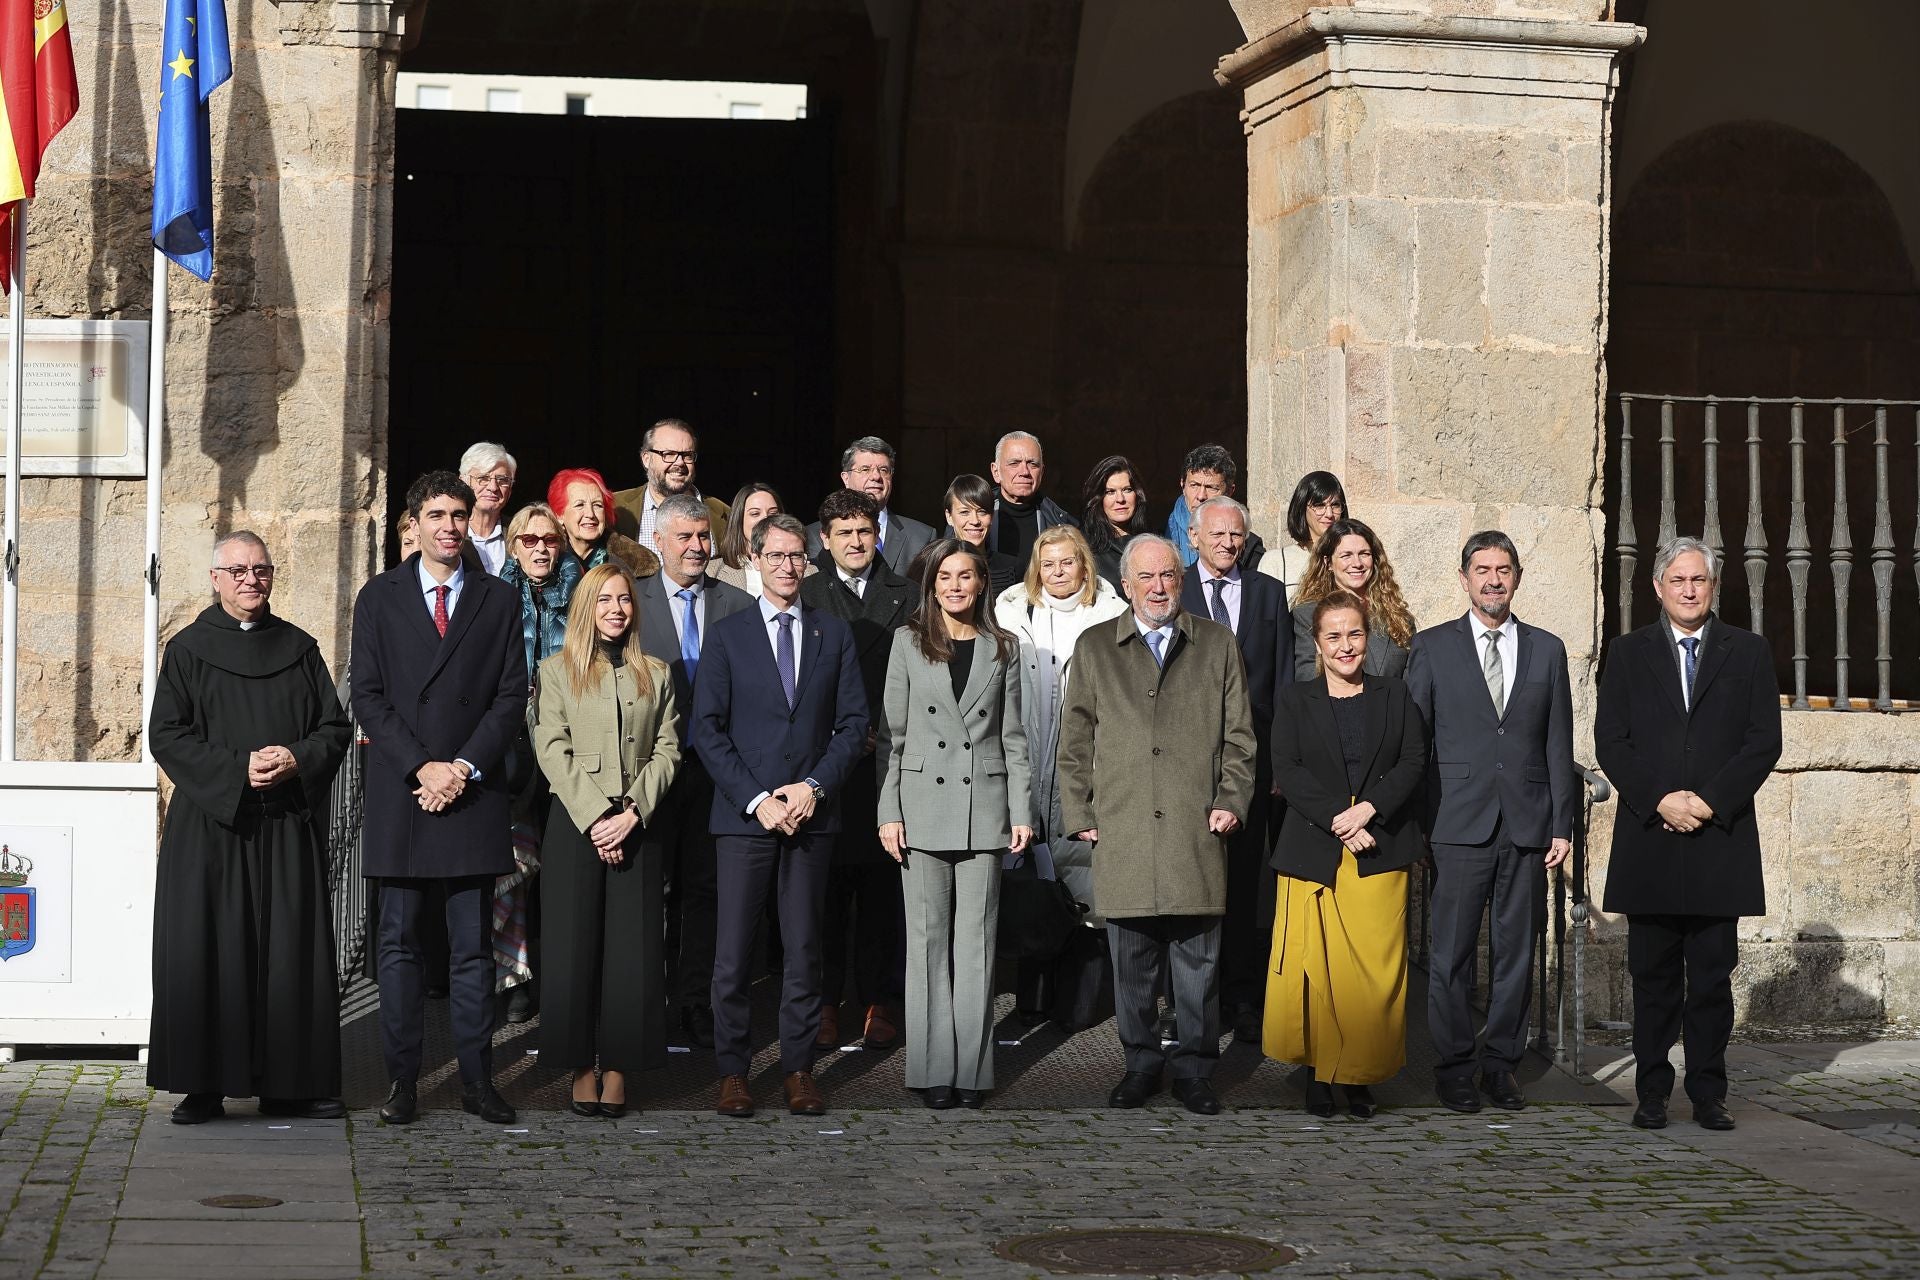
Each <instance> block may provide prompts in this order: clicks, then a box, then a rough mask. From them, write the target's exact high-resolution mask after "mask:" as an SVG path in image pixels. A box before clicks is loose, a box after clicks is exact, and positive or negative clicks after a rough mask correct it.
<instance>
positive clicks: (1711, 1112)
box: [1693, 1098, 1733, 1132]
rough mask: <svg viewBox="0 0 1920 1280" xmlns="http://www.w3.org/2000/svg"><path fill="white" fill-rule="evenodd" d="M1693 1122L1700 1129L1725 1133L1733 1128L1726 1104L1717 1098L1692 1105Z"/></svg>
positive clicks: (1731, 1116) (1731, 1117) (1730, 1114)
mask: <svg viewBox="0 0 1920 1280" xmlns="http://www.w3.org/2000/svg"><path fill="white" fill-rule="evenodd" d="M1693 1122H1694V1123H1695V1124H1697V1125H1699V1126H1700V1127H1701V1128H1702V1129H1718V1130H1721V1131H1723V1132H1724V1131H1725V1130H1727V1129H1731V1128H1733V1115H1732V1113H1730V1112H1729V1111H1728V1110H1727V1104H1726V1103H1725V1102H1722V1101H1721V1100H1720V1099H1719V1098H1708V1099H1707V1100H1706V1101H1705V1102H1696V1103H1694V1104H1693Z"/></svg>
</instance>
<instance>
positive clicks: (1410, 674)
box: [1407, 530, 1578, 1112]
mask: <svg viewBox="0 0 1920 1280" xmlns="http://www.w3.org/2000/svg"><path fill="white" fill-rule="evenodd" d="M1460 585H1461V586H1462V587H1463V588H1465V590H1466V593H1467V603H1468V606H1469V607H1468V610H1467V613H1466V615H1465V616H1464V617H1461V618H1456V619H1455V620H1453V621H1452V622H1446V623H1442V624H1441V625H1439V626H1437V627H1429V628H1427V629H1426V630H1425V631H1422V632H1420V633H1419V634H1417V635H1415V636H1414V638H1413V645H1412V647H1411V649H1410V650H1409V653H1408V658H1407V685H1408V688H1409V689H1410V690H1411V691H1412V693H1413V699H1414V703H1415V704H1416V705H1417V706H1418V707H1419V708H1420V712H1421V714H1422V715H1423V716H1424V717H1425V718H1426V721H1427V725H1428V728H1429V729H1430V731H1431V732H1432V734H1433V751H1432V753H1431V755H1430V756H1429V759H1430V760H1431V761H1432V764H1431V772H1430V773H1429V775H1428V778H1427V804H1428V811H1429V814H1430V818H1431V824H1430V830H1431V832H1432V841H1433V864H1434V868H1435V872H1436V880H1435V883H1434V888H1433V902H1432V913H1433V929H1432V934H1431V951H1432V957H1433V958H1432V962H1431V965H1430V968H1429V973H1430V977H1429V980H1428V986H1427V1023H1428V1029H1429V1032H1430V1034H1431V1035H1432V1037H1433V1044H1434V1048H1435V1049H1437V1050H1438V1051H1439V1055H1440V1058H1439V1062H1438V1064H1437V1065H1436V1066H1435V1068H1434V1089H1435V1092H1436V1093H1438V1094H1439V1097H1440V1101H1441V1102H1442V1103H1443V1104H1445V1105H1446V1106H1448V1107H1450V1108H1452V1109H1453V1110H1455V1111H1465V1112H1472V1111H1478V1110H1479V1109H1480V1098H1479V1095H1478V1094H1477V1093H1475V1091H1474V1085H1473V1074H1474V1066H1475V1053H1474V1047H1475V1046H1474V1031H1473V1011H1472V1009H1471V1008H1470V1007H1469V1004H1468V997H1469V995H1470V993H1471V987H1472V974H1473V966H1474V953H1475V949H1476V948H1475V944H1476V943H1477V942H1478V941H1479V936H1480V913H1481V911H1482V910H1483V909H1486V908H1488V907H1489V904H1491V909H1490V916H1489V919H1490V925H1489V929H1490V934H1489V946H1488V952H1489V955H1490V957H1491V959H1490V964H1491V968H1492V973H1491V974H1490V982H1489V991H1488V998H1487V1022H1486V1030H1485V1035H1484V1038H1483V1040H1482V1041H1481V1044H1480V1047H1479V1054H1478V1065H1479V1068H1480V1077H1481V1079H1480V1088H1481V1090H1482V1091H1483V1092H1485V1093H1486V1095H1487V1096H1488V1097H1489V1098H1490V1099H1492V1101H1493V1104H1494V1105H1495V1106H1498V1107H1503V1108H1505V1109H1506V1110H1509V1111H1517V1110H1519V1109H1520V1108H1521V1107H1524V1106H1525V1105H1526V1103H1527V1099H1526V1095H1524V1094H1523V1093H1521V1091H1520V1085H1519V1082H1518V1081H1517V1080H1516V1079H1515V1078H1514V1069H1515V1068H1516V1067H1517V1066H1519V1064H1520V1055H1521V1053H1522V1052H1523V1051H1524V1050H1525V1048H1526V1036H1527V1011H1528V1005H1529V990H1530V987H1529V983H1528V975H1529V971H1530V970H1531V968H1532V962H1533V938H1534V934H1535V933H1536V932H1538V930H1539V929H1540V926H1541V913H1542V911H1543V909H1544V905H1545V897H1546V873H1547V871H1548V869H1550V868H1552V867H1556V866H1559V865H1560V864H1561V863H1562V862H1564V861H1566V859H1567V855H1568V854H1569V853H1571V852H1572V850H1573V816H1574V805H1575V804H1576V803H1577V800H1578V787H1577V783H1576V780H1575V771H1574V765H1573V695H1572V690H1571V686H1570V684H1569V681H1568V679H1567V649H1566V646H1565V645H1564V644H1562V643H1561V642H1560V638H1559V637H1558V636H1556V635H1554V634H1552V633H1551V632H1547V631H1542V630H1541V629H1540V628H1538V627H1530V626H1528V625H1527V624H1525V623H1523V622H1521V621H1519V620H1518V619H1517V618H1515V617H1514V616H1513V598H1514V596H1515V595H1516V594H1518V592H1519V590H1520V553H1519V552H1518V551H1516V550H1514V546H1513V540H1512V539H1511V538H1509V537H1507V535H1506V534H1504V533H1501V532H1500V531H1498V530H1486V531H1484V532H1481V533H1476V534H1474V535H1473V536H1472V537H1471V538H1468V539H1467V543H1466V546H1464V547H1463V548H1461V551H1460Z"/></svg>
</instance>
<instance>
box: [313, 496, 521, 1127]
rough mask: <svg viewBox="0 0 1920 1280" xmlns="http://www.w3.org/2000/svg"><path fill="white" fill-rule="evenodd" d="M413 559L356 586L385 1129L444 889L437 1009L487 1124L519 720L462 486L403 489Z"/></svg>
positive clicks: (412, 1099)
mask: <svg viewBox="0 0 1920 1280" xmlns="http://www.w3.org/2000/svg"><path fill="white" fill-rule="evenodd" d="M407 508H408V510H410V511H411V512H412V513H413V516H414V520H415V522H416V524H417V525H418V528H419V530H420V550H419V552H418V553H416V554H415V555H413V556H411V557H409V558H408V559H407V560H405V561H403V562H402V563H401V564H400V565H399V567H397V568H395V569H393V570H392V571H390V572H388V573H383V574H381V575H380V576H379V577H377V578H375V579H373V581H371V582H369V583H367V585H366V586H364V587H362V588H361V589H360V596H359V598H358V599H357V600H356V601H355V602H354V606H353V658H352V668H351V683H352V688H353V693H352V698H353V710H354V714H355V715H356V716H357V717H359V720H360V727H361V729H362V730H363V731H364V732H365V733H366V735H367V738H368V740H369V744H370V745H369V747H368V755H367V791H366V810H365V812H366V835H365V843H364V856H365V867H364V871H365V874H366V875H368V876H369V877H373V876H378V877H380V878H381V879H382V880H383V881H384V884H383V885H382V888H381V893H380V916H379V921H380V929H379V940H378V954H379V966H378V967H379V976H380V1034H381V1043H382V1046H383V1048H384V1050H385V1054H386V1061H387V1076H388V1079H389V1080H391V1082H392V1084H391V1087H390V1089H389V1092H388V1097H387V1103H386V1105H385V1106H384V1107H382V1108H381V1109H380V1115H381V1118H382V1119H383V1120H385V1121H386V1122H387V1123H389V1124H407V1123H409V1122H410V1121H412V1120H413V1119H414V1116H415V1115H416V1114H417V1110H418V1106H419V1102H418V1097H417V1084H418V1080H419V1075H420V1059H421V1039H422V1035H423V1032H424V1029H425V1028H424V1021H423V1018H424V999H425V992H424V987H423V979H422V969H423V966H422V963H421V949H420V931H421V923H422V915H423V913H424V912H425V911H426V910H428V903H429V894H430V893H431V892H432V891H433V890H434V889H436V888H438V889H440V890H441V891H442V892H444V894H445V900H446V925H447V943H448V951H449V953H450V956H451V963H450V969H451V973H450V975H449V980H448V996H449V998H448V1006H449V1007H448V1013H449V1016H450V1017H451V1019H452V1022H453V1039H454V1048H455V1051H456V1052H457V1054H458V1057H459V1063H460V1082H461V1086H462V1088H461V1105H462V1106H463V1107H465V1108H466V1110H468V1111H470V1112H472V1113H473V1114H475V1115H477V1116H480V1117H481V1118H482V1119H484V1120H487V1121H489V1122H491V1123H494V1124H510V1123H512V1121H513V1119H514V1111H513V1108H512V1107H510V1106H508V1105H507V1103H506V1102H505V1100H504V1099H502V1098H501V1097H500V1095H499V1093H498V1092H496V1091H495V1089H494V1087H493V1051H492V1040H493V914H492V912H493V882H494V878H495V877H496V876H502V875H506V874H508V873H509V872H511V871H512V870H513V865H514V864H513V848H512V839H511V817H510V815H509V812H508V802H509V798H510V797H509V793H508V788H507V778H506V770H505V768H504V767H503V766H504V764H505V762H506V754H507V748H508V747H509V746H511V745H512V743H513V742H514V740H515V737H516V736H517V734H518V732H519V729H520V727H521V725H522V724H523V723H524V720H525V716H526V707H527V656H526V650H525V647H524V645H523V644H522V642H521V634H520V597H519V593H518V592H516V591H515V590H514V589H513V588H512V587H511V586H509V585H507V584H506V583H505V582H502V581H501V580H500V579H498V578H495V577H493V576H491V575H489V574H484V573H476V572H474V571H473V570H472V569H471V568H469V567H467V565H466V564H465V563H464V562H463V560H462V558H461V548H462V547H464V546H465V545H466V540H467V516H468V513H469V512H470V511H471V510H472V509H473V491H472V490H471V489H469V488H468V487H467V485H466V482H465V481H463V480H461V479H460V477H458V476H456V475H454V474H453V473H452V472H451V471H430V472H428V473H427V474H426V475H424V476H422V477H420V479H418V480H416V481H415V482H414V484H413V487H412V488H411V489H410V490H408V491H407Z"/></svg>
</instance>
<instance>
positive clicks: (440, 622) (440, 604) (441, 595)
mask: <svg viewBox="0 0 1920 1280" xmlns="http://www.w3.org/2000/svg"><path fill="white" fill-rule="evenodd" d="M451 590H453V588H452V587H435V588H434V589H433V625H434V626H435V627H437V628H439V630H440V634H441V635H443V636H444V635H446V634H447V592H449V591H451Z"/></svg>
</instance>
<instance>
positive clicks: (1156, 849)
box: [1059, 613, 1254, 919]
mask: <svg viewBox="0 0 1920 1280" xmlns="http://www.w3.org/2000/svg"><path fill="white" fill-rule="evenodd" d="M1174 629H1175V631H1176V633H1177V634H1176V636H1175V639H1174V644H1173V647H1172V649H1171V651H1170V652H1169V654H1168V656H1167V662H1166V666H1165V667H1164V668H1158V667H1156V666H1155V665H1154V661H1153V653H1152V651H1151V650H1149V649H1148V648H1147V645H1146V642H1145V641H1144V640H1142V639H1141V637H1140V629H1139V626H1138V625H1137V624H1136V623H1135V621H1134V616H1133V614H1132V613H1126V614H1123V615H1121V616H1120V617H1118V618H1116V619H1114V620H1113V621H1112V622H1110V623H1101V624H1100V625H1099V626H1097V627H1094V628H1092V629H1091V630H1089V631H1088V632H1087V633H1086V634H1085V635H1083V636H1081V637H1080V642H1079V644H1077V645H1076V646H1075V647H1074V657H1073V662H1074V667H1075V668H1076V670H1075V672H1074V676H1073V682H1072V683H1071V684H1070V685H1068V687H1067V704H1066V710H1065V711H1064V712H1063V714H1062V720H1061V725H1060V751H1059V772H1060V806H1061V817H1062V824H1061V825H1062V827H1063V829H1064V830H1066V831H1068V832H1078V831H1084V830H1087V829H1089V828H1094V829H1097V830H1098V831H1099V832H1100V841H1099V843H1098V844H1096V845H1095V846H1094V850H1093V896H1094V905H1095V909H1096V910H1098V911H1099V912H1100V914H1101V915H1103V916H1106V917H1108V918H1109V919H1126V918H1128V917H1133V916H1182V915H1197V916H1217V915H1223V914H1225V913H1226V909H1227V841H1226V837H1224V836H1217V835H1214V834H1213V833H1212V832H1210V831H1208V830H1207V814H1208V811H1210V810H1213V809H1224V810H1226V811H1227V812H1228V813H1231V814H1233V815H1234V816H1235V817H1237V818H1239V819H1240V820H1241V821H1242V822H1244V821H1246V817H1247V810H1248V806H1249V805H1250V804H1251V802H1252V800H1253V761H1254V737H1253V713H1252V710H1251V708H1250V706H1249V704H1248V702H1247V680H1246V674H1245V672H1244V670H1243V669H1242V667H1241V664H1240V646H1239V645H1238V644H1236V643H1235V642H1234V638H1233V632H1231V631H1229V630H1227V628H1225V627H1223V626H1221V625H1220V624H1219V623H1217V622H1211V621H1208V620H1207V619H1205V618H1196V617H1194V616H1193V615H1192V614H1187V613H1183V614H1181V615H1180V616H1179V618H1177V619H1176V620H1175V621H1174Z"/></svg>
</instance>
